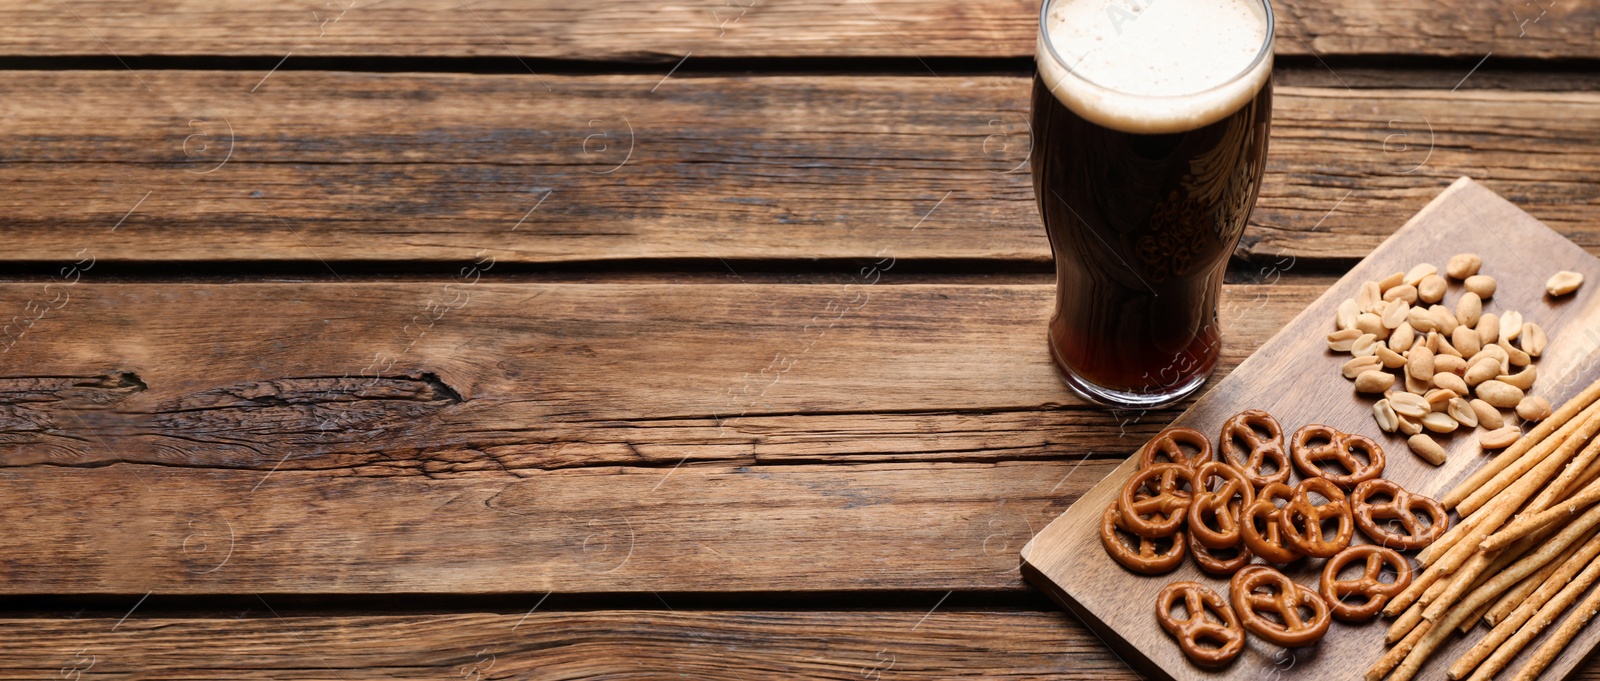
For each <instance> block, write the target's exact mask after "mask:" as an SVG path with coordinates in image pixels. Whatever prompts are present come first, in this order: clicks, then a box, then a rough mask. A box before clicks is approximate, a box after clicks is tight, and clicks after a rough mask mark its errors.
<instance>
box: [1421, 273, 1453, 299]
mask: <svg viewBox="0 0 1600 681" xmlns="http://www.w3.org/2000/svg"><path fill="white" fill-rule="evenodd" d="M1449 288H1450V285H1449V284H1447V283H1445V280H1444V277H1441V276H1439V275H1437V274H1430V275H1428V276H1426V277H1423V278H1422V281H1420V282H1417V298H1419V299H1421V300H1422V302H1424V303H1437V302H1439V301H1441V300H1444V292H1445V291H1446V290H1448V289H1449Z"/></svg>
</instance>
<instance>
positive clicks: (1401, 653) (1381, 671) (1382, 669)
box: [1362, 622, 1433, 681]
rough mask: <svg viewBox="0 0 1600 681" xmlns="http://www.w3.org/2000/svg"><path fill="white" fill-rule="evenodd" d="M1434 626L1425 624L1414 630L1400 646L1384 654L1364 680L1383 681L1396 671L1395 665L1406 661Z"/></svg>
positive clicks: (1364, 676) (1369, 670)
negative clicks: (1418, 642) (1412, 650)
mask: <svg viewBox="0 0 1600 681" xmlns="http://www.w3.org/2000/svg"><path fill="white" fill-rule="evenodd" d="M1432 626H1433V624H1431V623H1429V622H1423V623H1422V624H1421V625H1419V626H1417V628H1415V629H1412V630H1411V633H1409V634H1406V637H1405V638H1404V639H1402V640H1401V641H1400V643H1399V644H1397V645H1395V647H1393V648H1390V649H1389V652H1387V653H1384V654H1383V657H1380V658H1378V661H1377V662H1374V663H1373V664H1372V668H1371V669H1368V670H1367V673H1366V674H1364V675H1363V676H1362V678H1363V679H1364V680H1365V681H1383V677H1385V676H1388V675H1389V672H1391V671H1394V668H1395V665H1398V664H1400V661H1401V660H1403V659H1405V657H1406V655H1407V654H1409V653H1410V652H1411V649H1412V648H1415V647H1417V641H1421V640H1422V637H1423V636H1426V635H1427V634H1428V628H1429V627H1432Z"/></svg>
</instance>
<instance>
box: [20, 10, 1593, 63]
mask: <svg viewBox="0 0 1600 681" xmlns="http://www.w3.org/2000/svg"><path fill="white" fill-rule="evenodd" d="M1273 5H1274V7H1275V8H1276V10H1277V17H1278V26H1279V28H1278V38H1277V42H1276V50H1277V52H1278V54H1281V55H1303V54H1310V53H1312V52H1313V51H1314V52H1315V53H1318V54H1321V55H1325V56H1327V55H1335V56H1342V55H1369V54H1421V55H1433V56H1449V57H1459V58H1471V59H1477V58H1480V57H1483V56H1484V55H1486V54H1488V53H1490V52H1493V53H1494V54H1495V55H1496V57H1498V58H1506V57H1533V58H1594V57H1596V56H1600V52H1597V51H1596V50H1597V48H1596V44H1595V40H1594V38H1595V36H1596V26H1597V25H1600V15H1597V14H1596V11H1595V8H1593V7H1592V6H1589V5H1586V4H1585V3H1578V2H1570V3H1568V2H1556V3H1535V4H1518V3H1505V4H1495V5H1483V4H1474V3H1469V2H1463V1H1460V0H1457V1H1454V2H1426V1H1424V0H1401V1H1399V2H1379V1H1378V0H1341V1H1340V2H1336V3H1319V2H1314V1H1313V0H1279V1H1278V2H1274V3H1273ZM1038 16H1039V12H1038V3H1036V2H1032V1H1029V0H988V1H986V2H979V3H972V2H967V3H958V2H935V3H927V2H908V1H906V0H874V2H872V3H870V4H864V3H860V2H847V1H844V0H805V1H803V2H779V3H762V2H756V1H755V0H726V1H724V2H721V3H714V2H706V3H698V4H668V5H660V4H644V3H638V2H627V1H621V0H608V1H605V2H598V3H586V4H583V5H571V4H567V3H558V2H549V1H543V2H536V3H517V2H511V1H510V0H479V1H477V2H473V3H470V4H466V3H457V2H447V1H445V0H396V1H393V2H383V3H371V4H370V5H369V4H367V3H358V2H350V3H343V2H333V3H325V2H321V1H320V0H299V1H294V2H280V3H273V2H268V1H266V0H243V1H240V2H233V3H229V5H228V6H227V7H226V8H219V7H214V6H209V5H197V4H171V5H163V6H158V7H146V6H142V5H129V4H126V3H118V2H111V1H108V0H80V1H78V2H74V3H72V4H71V6H70V7H67V6H60V5H57V4H54V3H45V2H25V1H24V2H18V1H17V0H12V1H11V2H7V3H5V5H4V6H3V7H0V24H3V25H7V26H12V27H14V29H15V30H12V31H8V32H7V34H6V36H5V37H4V39H3V42H0V54H6V55H63V54H66V55H104V54H106V53H107V52H108V51H109V52H113V53H117V54H120V55H147V54H162V55H212V54H221V55H263V56H271V57H274V58H277V57H281V56H283V55H285V54H290V53H292V54H294V55H298V56H300V57H302V58H304V57H312V56H404V57H414V56H473V57H480V56H481V57H508V56H511V55H515V56H517V57H520V58H523V59H579V60H593V59H605V60H630V61H649V62H660V63H663V64H667V65H670V64H671V63H673V62H676V61H678V60H679V59H680V58H682V57H683V56H684V55H686V54H689V53H693V54H694V55H696V56H697V57H699V58H706V57H858V56H870V57H911V56H913V55H915V56H919V57H923V58H927V57H942V56H959V57H1030V56H1032V54H1033V48H1034V36H1035V33H1036V31H1037V28H1038ZM262 68H263V69H265V68H267V67H266V66H263V67H262ZM665 70H666V69H665V67H663V72H665Z"/></svg>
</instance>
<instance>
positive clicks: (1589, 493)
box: [1478, 440, 1600, 551]
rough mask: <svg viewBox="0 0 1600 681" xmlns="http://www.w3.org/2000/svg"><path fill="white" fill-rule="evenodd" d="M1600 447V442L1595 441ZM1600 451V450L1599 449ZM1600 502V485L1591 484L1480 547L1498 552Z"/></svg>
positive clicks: (1519, 521)
mask: <svg viewBox="0 0 1600 681" xmlns="http://www.w3.org/2000/svg"><path fill="white" fill-rule="evenodd" d="M1595 444H1597V445H1600V440H1595ZM1597 449H1600V448H1597ZM1597 502H1600V484H1594V483H1591V484H1590V485H1589V486H1588V487H1586V488H1584V489H1583V491H1581V492H1579V493H1578V494H1576V495H1574V496H1573V497H1572V498H1570V499H1567V500H1566V501H1565V502H1562V503H1560V504H1558V505H1556V506H1555V507H1554V508H1549V509H1545V510H1543V511H1540V512H1537V513H1534V514H1533V515H1530V516H1527V517H1524V518H1518V519H1517V520H1516V521H1515V522H1513V523H1511V524H1510V525H1507V526H1505V528H1504V529H1502V530H1500V531H1499V532H1496V533H1494V534H1493V535H1490V537H1489V538H1488V539H1485V540H1483V542H1482V543H1480V544H1479V545H1478V546H1479V547H1480V548H1482V549H1483V550H1485V551H1496V550H1499V549H1501V548H1504V547H1505V546H1506V545H1507V544H1510V543H1511V542H1514V541H1516V540H1518V539H1521V538H1523V537H1525V536H1528V535H1530V534H1533V533H1534V532H1537V531H1539V530H1541V529H1544V528H1545V527H1547V526H1549V525H1551V524H1552V523H1555V522H1556V521H1559V520H1561V519H1563V518H1571V517H1573V516H1575V515H1577V514H1578V512H1579V511H1582V510H1583V509H1585V508H1588V507H1589V506H1591V505H1593V504H1595V503H1597Z"/></svg>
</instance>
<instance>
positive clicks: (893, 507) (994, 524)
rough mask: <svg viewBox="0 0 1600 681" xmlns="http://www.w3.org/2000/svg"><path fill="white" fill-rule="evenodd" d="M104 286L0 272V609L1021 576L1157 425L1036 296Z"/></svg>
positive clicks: (1047, 290)
mask: <svg viewBox="0 0 1600 681" xmlns="http://www.w3.org/2000/svg"><path fill="white" fill-rule="evenodd" d="M493 274H494V272H493V270H491V271H490V272H489V275H490V276H492V275H493ZM95 275H96V270H94V269H92V268H91V269H89V270H88V271H87V272H86V273H82V274H81V279H79V282H80V283H77V284H75V285H70V286H69V285H67V284H66V283H65V282H61V281H57V282H54V283H52V284H51V286H52V287H53V288H52V289H46V288H45V284H41V283H37V282H34V283H21V284H4V285H0V306H3V307H0V309H4V310H8V311H11V312H10V313H11V314H19V313H24V312H26V311H29V310H39V309H46V314H45V316H44V317H42V318H40V319H39V320H38V321H36V322H34V323H33V325H32V326H31V327H30V328H29V329H28V330H27V332H26V333H25V334H22V335H21V337H20V338H14V339H13V340H14V342H8V344H6V345H4V346H0V349H4V350H5V352H4V353H3V356H4V358H5V364H4V367H5V371H4V375H3V377H0V462H3V464H4V466H5V467H4V468H0V496H3V497H4V498H6V499H9V500H11V502H10V503H8V504H6V505H5V506H4V508H3V510H0V522H3V523H5V524H6V526H7V527H8V528H9V529H8V531H7V532H6V533H4V534H3V535H0V555H3V556H5V557H6V558H5V559H4V560H3V561H0V570H3V572H0V574H3V578H0V593H12V594H26V593H116V594H130V593H131V594H141V593H145V592H147V591H151V590H154V591H156V592H157V593H163V594H165V593H188V594H204V593H245V594H248V593H282V592H296V593H395V592H432V593H454V592H476V593H499V592H529V593H535V592H544V591H551V590H555V591H562V592H585V591H587V592H593V591H763V590H770V591H777V590H801V591H815V590H830V589H832V590H845V589H988V590H1019V589H1022V588H1023V587H1022V585H1021V582H1020V579H1019V577H1018V576H1017V572H1016V567H1017V558H1016V551H1017V550H1018V549H1019V548H1020V547H1021V545H1022V543H1023V542H1024V541H1026V539H1027V538H1028V537H1030V536H1032V534H1033V531H1034V530H1035V529H1037V528H1039V527H1042V526H1043V525H1044V522H1045V521H1046V520H1047V519H1048V518H1050V517H1053V516H1054V515H1056V514H1057V513H1059V512H1060V511H1062V510H1064V509H1065V508H1066V504H1068V503H1070V501H1071V500H1072V499H1073V498H1075V496H1076V493H1077V491H1081V490H1082V489H1084V488H1086V487H1087V485H1088V484H1089V483H1091V482H1092V481H1094V480H1097V479H1099V477H1100V476H1102V475H1104V473H1105V472H1106V471H1108V470H1109V465H1108V464H1107V463H1105V459H1104V458H1100V457H1101V456H1103V455H1104V454H1105V453H1106V452H1108V451H1109V452H1111V453H1113V456H1116V455H1120V454H1121V453H1123V452H1126V451H1128V449H1130V448H1131V445H1130V444H1129V442H1130V440H1133V441H1137V440H1138V439H1139V438H1140V437H1141V436H1140V435H1138V434H1139V433H1145V434H1147V433H1148V432H1149V431H1150V430H1151V429H1153V428H1156V427H1159V425H1160V423H1161V421H1164V420H1165V419H1166V418H1168V416H1169V415H1170V412H1162V413H1157V414H1148V415H1141V414H1106V413H1102V412H1098V411H1089V410H1084V409H1080V408H1077V407H1075V406H1074V405H1075V404H1076V403H1075V402H1074V401H1073V400H1072V398H1071V396H1070V394H1069V392H1068V391H1067V389H1066V388H1065V387H1064V386H1062V384H1061V383H1060V382H1059V380H1058V379H1057V378H1056V376H1055V374H1054V369H1053V368H1052V367H1051V365H1050V363H1049V359H1048V357H1047V354H1046V352H1045V350H1044V345H1043V340H1042V338H1043V334H1042V330H1043V328H1044V321H1045V317H1046V316H1047V315H1048V309H1049V305H1050V302H1051V300H1052V296H1053V295H1054V293H1053V287H1052V286H1050V285H1026V286H951V285H921V284H912V285H901V286H896V285H891V284H888V283H881V284H880V285H878V286H874V287H864V286H853V285H852V286H839V285H761V286H743V285H739V284H737V283H733V284H711V285H704V284H703V285H603V284H585V285H573V284H493V283H490V281H488V280H487V279H488V278H487V277H485V280H483V281H479V282H477V283H475V284H468V283H467V282H462V281H456V282H452V284H448V285H453V286H454V288H453V289H450V288H445V286H446V285H447V284H441V283H439V282H410V283H352V284H340V283H327V284H309V285H308V284H207V283H150V284H125V283H107V284H95V283H93V277H94V276H95ZM884 277H885V281H892V277H893V271H891V272H890V273H888V274H886V275H884ZM1291 281H1292V280H1291V279H1284V280H1282V281H1280V283H1278V284H1276V285H1236V286H1229V287H1227V289H1226V296H1225V302H1224V309H1223V317H1224V319H1225V320H1226V323H1227V326H1226V327H1225V329H1224V334H1225V337H1226V338H1228V339H1229V345H1227V346H1226V347H1227V351H1226V354H1225V362H1226V363H1227V365H1228V366H1232V365H1233V364H1236V363H1237V362H1238V361H1239V360H1240V359H1242V358H1243V357H1244V356H1245V355H1246V354H1248V352H1249V351H1250V350H1251V349H1252V347H1253V345H1254V342H1255V339H1260V338H1265V337H1266V336H1268V335H1270V334H1271V333H1272V331H1274V330H1275V329H1277V328H1278V327H1279V326H1281V324H1282V323H1283V322H1284V321H1285V320H1287V319H1288V317H1290V316H1292V315H1293V314H1294V312H1295V311H1296V310H1298V309H1300V308H1301V307H1302V306H1303V304H1304V302H1305V301H1306V300H1308V299H1309V298H1311V297H1312V296H1314V295H1315V294H1316V293H1317V292H1318V291H1319V290H1320V286H1318V285H1315V284H1295V283H1291ZM456 291H459V292H460V293H461V295H459V296H457V295H455V292H456ZM430 299H432V300H434V301H440V300H442V301H444V302H445V303H446V304H447V305H446V306H445V308H444V309H443V311H444V315H443V316H441V317H440V318H439V319H437V320H432V319H431V316H430V317H421V315H423V314H424V313H425V312H427V311H428V310H429V309H430V305H429V304H428V301H429V300H430ZM50 301H58V302H56V303H54V304H52V303H51V302H50ZM30 303H31V304H30ZM451 303H453V304H454V307H450V305H449V304H451ZM41 305H43V306H45V307H41ZM431 308H432V309H435V310H438V309H441V308H440V307H439V305H438V304H437V303H436V304H435V305H433V306H431ZM429 314H430V315H431V314H432V313H429ZM427 321H432V323H433V325H432V326H431V327H429V326H426V323H427ZM408 325H410V326H408ZM18 328H20V327H13V328H12V330H11V332H12V333H13V334H17V333H19V332H18ZM412 338H414V339H415V342H414V343H412V342H411V340H409V339H412ZM774 361H777V362H778V363H777V364H773V362H774ZM379 373H381V374H382V376H381V377H378V376H376V374H379ZM1125 432H1126V433H1133V434H1132V435H1124V433H1125ZM1097 452H1098V453H1099V456H1097ZM1017 459H1032V460H1033V461H1017ZM1080 462H1081V463H1080ZM824 463H836V464H838V465H812V464H824ZM680 464H681V466H680ZM89 499H92V500H93V503H86V501H85V500H89ZM401 500H403V502H402V501H401ZM629 547H631V549H632V550H631V552H630V551H628V550H627V549H628V548H629ZM62 564H70V565H72V566H73V568H72V569H71V570H65V571H64V570H61V569H60V568H59V565H62ZM797 564H804V565H806V569H804V570H797V569H796V568H795V565H797Z"/></svg>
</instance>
